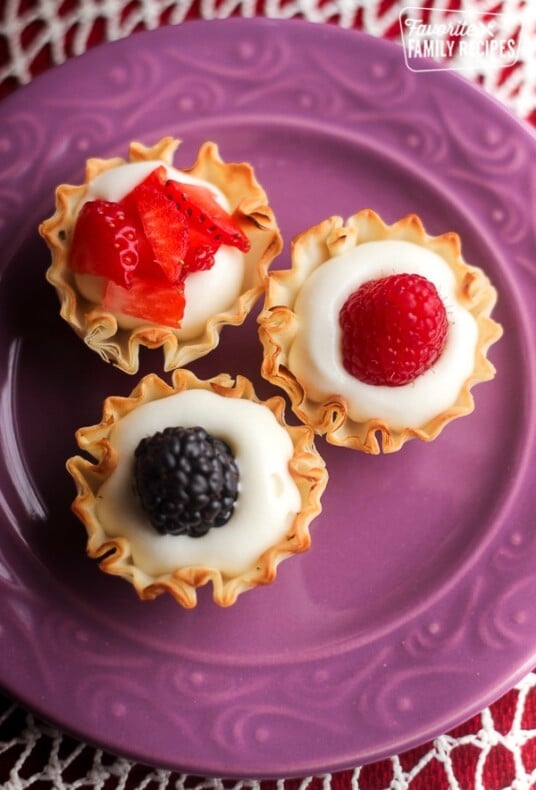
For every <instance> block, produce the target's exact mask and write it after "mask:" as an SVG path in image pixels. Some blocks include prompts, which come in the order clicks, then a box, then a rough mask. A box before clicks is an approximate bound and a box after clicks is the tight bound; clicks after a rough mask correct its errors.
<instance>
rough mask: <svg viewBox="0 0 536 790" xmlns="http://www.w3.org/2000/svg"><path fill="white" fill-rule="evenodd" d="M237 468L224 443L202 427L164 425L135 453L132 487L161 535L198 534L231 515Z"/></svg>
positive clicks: (197, 535)
mask: <svg viewBox="0 0 536 790" xmlns="http://www.w3.org/2000/svg"><path fill="white" fill-rule="evenodd" d="M238 477H239V474H238V467H237V465H236V462H235V459H234V456H233V454H232V452H231V450H230V448H229V446H228V445H227V444H226V443H225V442H223V441H222V440H221V439H218V438H216V437H215V436H212V435H210V434H208V433H207V432H206V431H205V430H204V428H200V427H195V428H182V427H174V428H166V429H165V430H164V431H158V432H157V433H155V434H154V435H153V436H150V437H146V438H144V439H142V440H141V442H140V443H139V444H138V446H137V448H136V451H135V458H134V487H135V490H136V492H137V494H138V497H139V500H140V502H141V505H142V508H143V509H144V511H145V513H146V514H147V516H148V518H149V521H150V522H151V524H152V526H153V527H154V528H155V529H156V530H157V532H159V533H160V534H162V535H166V534H169V535H189V536H190V537H192V538H199V537H202V536H203V535H205V534H206V533H207V532H208V530H209V529H210V528H211V527H221V526H223V525H224V524H226V523H227V521H228V520H229V519H230V518H231V516H232V514H233V510H234V506H235V502H236V499H237V496H238Z"/></svg>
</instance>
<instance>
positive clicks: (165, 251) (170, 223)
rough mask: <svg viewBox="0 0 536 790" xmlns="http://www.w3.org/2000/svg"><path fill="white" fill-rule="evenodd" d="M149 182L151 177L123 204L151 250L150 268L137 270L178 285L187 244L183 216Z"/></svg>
mask: <svg viewBox="0 0 536 790" xmlns="http://www.w3.org/2000/svg"><path fill="white" fill-rule="evenodd" d="M150 179H151V176H149V178H148V179H146V180H145V181H143V182H142V183H141V184H139V186H137V187H136V188H135V189H133V190H132V192H131V193H130V194H129V195H128V196H127V198H126V199H125V200H124V201H123V202H124V203H127V204H128V205H129V206H130V205H132V206H133V208H134V209H135V211H136V212H137V214H138V217H139V220H140V223H141V227H142V229H143V233H144V236H145V238H146V239H147V241H148V243H149V246H150V248H151V253H152V255H151V261H150V266H147V265H146V266H144V267H143V269H142V267H140V272H139V273H140V275H143V276H145V277H148V278H151V277H156V278H157V279H159V278H161V277H162V276H163V277H164V278H165V279H166V280H167V281H168V282H170V283H178V282H179V281H180V279H181V278H182V276H183V265H184V256H185V255H186V252H187V250H188V244H189V236H188V228H187V223H186V217H185V216H184V214H183V212H181V211H180V210H179V208H178V206H177V205H176V204H175V203H174V202H173V201H172V200H170V199H169V198H168V197H166V195H165V194H164V192H163V191H162V187H161V186H158V185H157V184H154V183H152V182H151V180H150Z"/></svg>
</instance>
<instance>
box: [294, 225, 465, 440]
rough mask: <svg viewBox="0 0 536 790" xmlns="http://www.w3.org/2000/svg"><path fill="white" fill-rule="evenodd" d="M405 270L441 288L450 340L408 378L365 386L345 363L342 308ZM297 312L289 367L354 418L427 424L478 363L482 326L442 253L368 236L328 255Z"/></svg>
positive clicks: (311, 390) (310, 390)
mask: <svg viewBox="0 0 536 790" xmlns="http://www.w3.org/2000/svg"><path fill="white" fill-rule="evenodd" d="M403 273H408V274H420V275H422V276H423V277H426V278H427V279H428V280H430V281H431V282H432V283H433V284H434V285H435V287H436V288H437V291H438V293H439V295H440V297H441V299H442V300H443V303H444V305H445V309H446V312H447V318H448V321H449V328H448V333H447V340H446V345H445V348H444V350H443V352H442V354H441V355H440V357H439V359H438V360H437V361H436V362H435V364H434V365H432V367H431V368H429V369H428V370H427V371H426V372H425V373H423V374H422V375H421V376H419V377H418V378H417V379H415V380H414V381H412V382H410V383H409V384H405V385H403V386H400V387H387V386H375V385H371V384H366V383H364V382H362V381H359V380H358V379H357V378H355V377H354V376H352V375H351V374H350V373H348V372H347V371H346V369H345V368H344V365H343V360H342V352H341V347H342V343H341V334H342V330H341V327H340V324H339V313H340V310H341V308H342V306H343V304H344V303H345V301H346V300H347V298H348V297H349V296H350V294H352V293H353V292H354V291H356V290H357V289H358V288H359V287H360V286H361V285H363V283H366V282H368V281H370V280H375V279H378V278H380V277H387V276H389V275H392V274H403ZM294 312H295V313H296V316H297V318H298V325H299V327H300V329H299V332H298V335H297V337H296V338H295V340H294V342H293V344H292V346H291V348H290V352H289V367H290V369H291V370H292V372H293V373H294V375H295V376H296V378H297V379H298V381H299V382H300V383H301V384H302V386H303V387H304V389H305V391H306V392H307V394H308V395H309V397H311V398H312V399H314V400H316V401H323V400H325V399H326V398H327V397H330V396H333V395H340V396H342V397H343V398H344V399H345V400H346V402H347V406H348V413H349V415H350V417H351V418H352V419H353V420H355V421H356V422H363V421H366V420H369V419H380V420H383V421H385V422H386V423H388V424H389V425H390V426H391V427H392V428H395V429H402V428H405V427H410V428H417V427H419V426H422V425H424V424H425V423H426V422H428V420H430V419H432V418H433V417H434V416H436V415H437V414H439V413H440V412H442V411H444V410H445V409H447V408H448V407H449V406H451V405H452V404H453V403H454V401H455V400H456V398H457V396H458V394H459V392H460V390H461V388H462V385H463V383H464V381H465V380H466V379H467V378H468V376H469V375H470V374H471V372H472V371H473V368H474V360H475V350H476V343H477V334H478V330H477V325H476V321H475V319H474V318H473V316H472V315H471V314H470V313H469V312H468V311H467V310H466V309H465V308H464V307H463V306H462V305H460V303H459V302H458V300H457V298H456V280H455V277H454V273H453V272H452V270H451V269H450V267H449V265H448V264H447V262H446V261H445V260H443V258H441V256H440V255H438V254H437V253H435V252H433V251H431V250H428V249H426V248H424V247H421V246H419V245H417V244H414V243H412V242H408V241H397V240H385V241H371V242H366V243H363V244H360V245H358V246H356V247H355V248H354V249H352V250H349V251H348V252H345V253H342V254H341V255H339V256H337V257H335V258H332V259H330V260H328V261H326V262H325V263H323V264H322V265H321V266H319V267H318V268H317V269H315V271H314V272H313V273H312V274H311V275H310V277H308V279H307V280H306V282H305V283H304V285H303V287H302V289H301V290H300V293H299V294H298V297H297V299H296V303H295V306H294Z"/></svg>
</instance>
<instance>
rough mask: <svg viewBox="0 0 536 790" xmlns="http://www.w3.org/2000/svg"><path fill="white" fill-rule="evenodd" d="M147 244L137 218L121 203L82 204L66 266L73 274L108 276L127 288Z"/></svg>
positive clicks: (90, 202) (105, 201)
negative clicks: (67, 265)
mask: <svg viewBox="0 0 536 790" xmlns="http://www.w3.org/2000/svg"><path fill="white" fill-rule="evenodd" d="M144 255H147V242H146V240H145V237H144V235H143V230H142V228H141V226H140V224H139V221H138V220H137V217H136V216H135V215H133V214H132V213H130V212H127V210H126V209H125V208H124V207H123V206H122V205H121V204H120V203H112V202H110V201H108V200H92V201H89V202H87V203H84V205H83V206H82V208H81V210H80V214H79V215H78V219H77V222H76V225H75V228H74V233H73V239H72V244H71V249H70V259H69V265H70V266H71V268H72V269H73V270H74V271H75V272H80V273H83V274H84V273H86V274H95V275H98V276H101V277H107V278H108V279H109V280H113V282H115V283H117V284H118V285H122V286H123V287H125V288H128V287H129V286H130V284H131V283H132V278H133V276H134V272H135V271H136V268H137V267H138V264H139V262H140V259H141V258H142V256H144Z"/></svg>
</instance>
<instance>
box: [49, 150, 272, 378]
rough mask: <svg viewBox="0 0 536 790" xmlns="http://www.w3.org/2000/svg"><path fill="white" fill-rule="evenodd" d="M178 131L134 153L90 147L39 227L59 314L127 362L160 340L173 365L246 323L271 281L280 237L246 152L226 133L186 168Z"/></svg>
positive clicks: (106, 355)
mask: <svg viewBox="0 0 536 790" xmlns="http://www.w3.org/2000/svg"><path fill="white" fill-rule="evenodd" d="M178 145H179V141H178V140H175V139H173V138H172V137H165V138H163V139H161V140H160V141H159V142H157V143H156V144H155V145H153V146H151V147H146V146H144V145H142V144H140V143H131V145H130V147H129V157H128V161H125V160H124V159H121V158H113V159H89V160H88V161H87V163H86V173H85V179H84V183H83V184H81V185H80V186H71V185H68V184H62V185H60V186H59V187H58V188H57V189H56V210H55V212H54V214H53V215H52V216H51V217H50V218H49V219H47V220H45V221H44V222H42V223H41V225H40V227H39V230H40V233H41V235H42V236H43V238H44V239H45V241H46V243H47V245H48V247H49V249H50V252H51V256H52V262H51V265H50V267H49V269H48V271H47V279H48V280H49V282H50V283H51V284H52V285H53V286H54V287H55V288H56V291H57V293H58V296H59V299H60V304H61V315H62V317H63V318H64V319H65V320H66V321H67V322H68V323H69V324H70V326H71V327H72V328H73V329H74V331H75V332H76V333H77V334H78V335H79V336H80V337H81V338H83V340H84V341H85V343H86V344H87V345H88V346H89V347H90V348H92V349H93V350H94V351H96V352H97V353H98V354H100V356H101V357H102V358H103V359H104V360H105V361H107V362H112V363H113V364H115V365H117V366H118V367H119V368H121V369H122V370H124V371H125V372H127V373H135V372H136V371H137V370H138V368H139V350H140V346H146V347H148V348H162V350H163V353H164V368H165V369H166V370H173V369H175V368H177V367H179V366H181V365H184V364H186V363H188V362H190V361H191V360H193V359H196V358H198V357H200V356H203V355H205V354H207V353H208V352H209V351H211V350H212V349H213V348H215V346H216V345H217V344H218V342H219V333H220V330H221V328H222V326H224V325H225V324H234V325H238V324H241V323H242V322H243V321H244V320H245V318H246V316H247V314H248V313H249V311H250V310H251V308H252V307H253V305H254V303H255V302H256V301H257V299H258V298H259V297H260V296H261V294H262V293H263V291H264V285H265V280H266V275H267V270H268V266H269V265H270V263H271V261H272V260H273V258H274V257H275V256H276V255H277V254H278V253H279V251H280V249H281V246H282V241H281V235H280V233H279V230H278V227H277V223H276V220H275V217H274V214H273V211H272V210H271V208H270V207H269V205H268V198H267V195H266V193H265V192H264V190H263V188H262V187H261V186H260V184H259V183H258V182H257V180H256V178H255V174H254V172H253V168H252V167H251V165H250V164H248V163H226V162H224V161H223V160H222V159H221V157H220V155H219V151H218V148H217V146H216V144H214V143H211V142H207V143H205V144H203V145H202V146H201V148H200V149H199V152H198V155H197V158H196V161H195V163H194V164H193V165H192V166H191V167H188V168H186V169H185V170H179V169H177V168H175V167H174V166H173V158H174V154H175V151H176V149H177V147H178Z"/></svg>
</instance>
